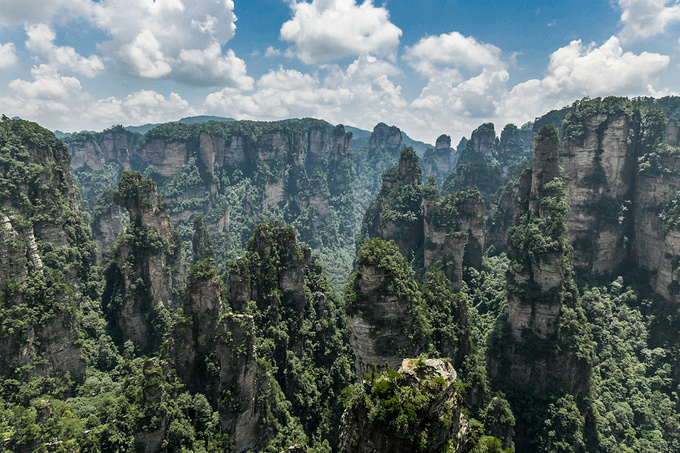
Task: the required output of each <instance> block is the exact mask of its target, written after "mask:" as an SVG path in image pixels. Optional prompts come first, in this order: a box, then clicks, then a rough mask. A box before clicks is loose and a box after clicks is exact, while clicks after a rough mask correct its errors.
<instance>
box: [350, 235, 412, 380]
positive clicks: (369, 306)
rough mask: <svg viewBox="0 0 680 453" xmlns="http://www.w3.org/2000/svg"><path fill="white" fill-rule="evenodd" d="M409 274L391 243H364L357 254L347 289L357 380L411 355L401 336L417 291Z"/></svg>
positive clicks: (376, 241) (395, 366) (391, 365)
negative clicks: (355, 267)
mask: <svg viewBox="0 0 680 453" xmlns="http://www.w3.org/2000/svg"><path fill="white" fill-rule="evenodd" d="M388 262H390V263H391V264H393V266H390V265H389V264H388ZM409 270H410V268H409V266H408V263H407V262H406V261H405V260H404V258H403V256H402V255H401V254H399V253H398V251H397V249H396V247H395V246H394V244H393V243H392V244H390V243H386V242H384V241H380V240H369V241H368V243H367V244H366V245H365V246H364V247H363V248H362V249H361V250H360V252H359V256H358V257H357V273H356V274H355V275H354V277H353V278H352V279H350V282H349V283H348V287H349V289H348V291H349V293H348V294H349V295H348V297H349V298H350V306H349V310H348V315H349V328H350V330H351V332H352V336H351V344H352V349H353V350H354V356H355V358H356V362H355V369H356V374H357V376H359V377H362V376H364V375H365V374H366V373H368V372H370V371H371V370H372V369H373V368H375V369H377V370H379V371H380V370H385V367H386V366H387V368H388V369H396V368H397V367H398V366H399V364H400V363H401V361H402V360H403V358H404V357H409V356H413V355H417V354H416V352H417V345H414V344H413V343H412V342H410V341H409V340H408V337H407V335H406V334H407V332H408V331H409V330H410V328H411V324H412V323H413V313H411V312H410V311H409V308H412V307H410V306H413V305H414V304H415V303H416V301H415V300H414V298H415V297H414V296H415V291H416V288H417V284H416V282H415V281H414V280H413V279H412V277H411V276H410V274H409Z"/></svg>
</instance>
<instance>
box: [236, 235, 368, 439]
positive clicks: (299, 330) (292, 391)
mask: <svg viewBox="0 0 680 453" xmlns="http://www.w3.org/2000/svg"><path fill="white" fill-rule="evenodd" d="M229 280H230V287H229V303H230V305H231V307H232V308H233V309H234V311H235V312H239V313H243V314H245V315H249V316H252V319H253V323H254V329H255V336H256V340H255V342H256V343H255V346H256V349H257V354H258V358H259V360H260V362H259V363H261V364H263V365H264V366H265V369H267V370H269V372H271V374H272V376H273V377H274V379H275V380H276V382H277V383H278V384H277V385H279V386H280V388H281V390H282V392H283V395H285V398H286V400H287V401H289V402H290V404H291V406H290V412H291V414H292V415H294V416H295V417H299V419H300V422H301V423H302V426H303V428H304V432H305V433H306V434H307V435H308V436H309V437H310V439H319V441H320V439H322V438H325V439H328V441H329V442H330V443H331V445H337V443H338V438H337V431H336V430H335V427H336V426H338V424H339V422H340V419H339V417H340V415H341V412H342V411H341V406H340V401H339V395H340V391H341V390H342V389H343V388H344V387H346V386H347V385H349V384H350V383H351V382H353V381H354V379H355V375H354V372H353V370H352V365H351V364H352V362H353V360H354V359H353V356H352V350H351V348H350V345H349V329H348V328H347V320H346V318H345V307H344V302H343V300H342V299H340V298H339V297H338V296H337V295H336V294H335V292H334V291H333V289H332V288H331V286H330V285H329V283H328V281H327V280H326V277H325V276H324V274H323V271H322V268H321V266H320V264H319V263H318V261H317V260H316V259H315V258H314V257H313V255H312V252H311V249H310V248H309V247H307V246H302V245H300V244H299V243H298V242H297V237H296V234H295V230H294V229H293V228H292V227H290V226H287V227H284V226H281V225H279V224H275V223H263V224H261V225H259V226H258V227H257V228H256V230H255V232H254V236H253V238H252V240H250V241H249V242H248V248H247V251H246V253H245V254H244V255H243V256H241V257H239V258H238V259H237V260H235V261H234V262H232V264H231V267H230V270H229ZM286 404H288V403H286Z"/></svg>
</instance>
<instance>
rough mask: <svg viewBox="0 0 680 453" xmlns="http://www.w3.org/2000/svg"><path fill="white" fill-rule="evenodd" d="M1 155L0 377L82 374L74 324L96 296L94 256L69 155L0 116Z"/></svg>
mask: <svg viewBox="0 0 680 453" xmlns="http://www.w3.org/2000/svg"><path fill="white" fill-rule="evenodd" d="M0 154H1V157H2V159H1V163H0V186H1V187H2V188H3V190H2V193H0V206H2V208H1V211H0V236H1V238H0V244H2V245H0V263H2V264H0V287H1V291H0V307H1V308H0V316H1V317H2V319H3V323H2V329H1V330H0V352H1V353H2V355H3V361H2V364H1V365H0V372H2V373H3V374H8V373H15V374H14V376H15V378H17V379H22V373H29V374H32V375H45V374H48V373H51V372H70V373H71V375H72V376H75V377H81V376H82V375H84V372H85V362H84V360H83V357H82V354H81V345H80V343H79V342H78V341H77V338H78V333H79V327H78V322H77V319H78V316H79V314H80V310H81V303H82V302H83V300H84V298H88V300H89V299H93V298H95V297H96V291H94V290H93V285H90V283H95V284H96V282H97V275H96V273H95V268H94V264H95V260H96V253H95V248H94V244H93V243H92V239H91V236H90V231H89V228H88V227H87V225H86V224H85V223H84V221H83V219H82V214H81V212H80V203H79V200H78V197H77V195H76V190H75V187H74V182H73V179H72V177H71V170H70V162H71V160H70V157H69V155H68V151H67V149H66V146H65V145H64V144H63V143H62V142H61V141H59V140H57V139H56V138H55V137H54V134H52V133H51V132H49V131H47V130H45V129H43V128H41V127H39V126H38V125H37V124H34V123H30V122H27V121H22V120H9V119H7V118H6V117H4V118H3V120H2V122H1V123H0ZM24 366H26V367H24ZM22 367H23V371H21V370H22Z"/></svg>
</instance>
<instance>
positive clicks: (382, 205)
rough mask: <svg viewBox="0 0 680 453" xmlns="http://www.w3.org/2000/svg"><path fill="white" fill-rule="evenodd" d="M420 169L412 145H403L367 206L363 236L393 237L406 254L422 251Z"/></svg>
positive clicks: (409, 255) (403, 253) (401, 250)
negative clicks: (374, 199)
mask: <svg viewBox="0 0 680 453" xmlns="http://www.w3.org/2000/svg"><path fill="white" fill-rule="evenodd" d="M421 179H422V171H421V169H420V164H419V161H418V156H416V153H415V151H413V148H404V150H402V152H401V156H400V158H399V165H398V166H397V167H392V168H390V169H389V170H387V171H386V172H385V173H384V174H383V188H382V190H381V191H380V194H379V195H378V198H377V200H376V201H374V202H373V203H372V204H371V206H370V207H369V209H368V211H367V213H366V216H365V218H364V222H363V225H362V234H363V235H364V236H366V237H381V238H383V239H386V240H390V239H391V240H394V241H395V242H396V244H397V247H399V251H400V252H401V254H402V255H404V256H406V257H409V258H411V257H413V256H414V254H416V253H422V252H421V251H418V249H419V248H420V249H422V244H423V196H422V191H421V186H422V181H421Z"/></svg>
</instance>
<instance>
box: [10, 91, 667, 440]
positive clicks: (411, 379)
mask: <svg viewBox="0 0 680 453" xmlns="http://www.w3.org/2000/svg"><path fill="white" fill-rule="evenodd" d="M0 204H1V207H0V223H1V224H2V228H0V235H1V236H2V237H1V238H0V323H1V325H0V351H2V356H3V360H2V361H1V362H0V436H1V438H0V451H8V452H28V451H44V452H62V451H63V452H70V451H82V452H122V451H131V452H133V451H143V452H166V451H168V452H169V451H173V452H174V451H187V452H188V451H195V452H212V451H229V452H232V451H233V452H239V453H240V452H247V451H252V452H256V451H263V452H275V453H278V452H283V451H287V452H357V453H358V452H361V453H363V452H367V453H368V452H374V451H381V452H474V453H482V452H513V451H517V452H602V453H604V452H621V453H624V452H625V453H628V452H680V400H679V397H678V393H680V327H678V326H680V98H678V97H665V98H661V99H652V98H635V99H627V98H619V97H608V98H596V99H589V98H586V99H583V100H580V101H576V102H574V103H573V104H572V105H571V106H568V107H565V108H563V109H561V110H555V111H552V112H548V113H546V114H545V115H544V116H542V117H540V118H537V119H536V120H535V121H533V122H530V123H527V124H524V125H519V126H518V125H513V124H508V125H506V126H505V127H504V128H503V129H502V130H501V131H500V132H499V133H497V131H496V129H495V126H494V125H493V124H491V123H486V124H482V125H480V126H479V127H478V128H477V129H475V130H474V131H471V134H470V136H469V137H467V138H463V139H461V140H460V141H459V142H458V143H453V142H452V141H451V137H449V136H447V135H442V136H440V137H439V138H438V139H437V141H436V144H435V145H434V146H429V145H426V144H424V143H420V142H416V141H413V140H411V139H410V138H408V137H407V136H406V135H405V134H404V133H403V132H402V131H401V130H400V129H399V128H398V127H396V126H388V125H386V124H384V123H380V124H378V125H376V126H375V128H374V129H373V131H372V132H370V133H369V132H366V131H360V130H357V129H354V128H350V127H349V126H343V125H332V124H329V123H328V122H326V121H323V120H319V119H311V118H305V119H296V120H287V121H278V122H258V121H216V120H210V121H207V122H191V123H183V122H176V123H166V124H161V125H158V126H156V127H154V128H153V129H151V130H149V131H146V132H145V133H143V134H140V133H138V132H136V131H135V130H134V128H130V129H126V128H124V127H122V126H113V127H111V128H109V129H106V130H104V131H101V132H96V133H91V132H82V133H77V134H73V135H69V136H64V137H62V138H61V139H58V138H57V137H56V136H55V135H54V133H52V132H50V131H48V130H46V129H44V128H42V127H41V126H39V125H38V124H35V123H31V122H28V121H24V120H20V119H9V118H7V117H6V116H4V115H3V117H2V121H1V122H0Z"/></svg>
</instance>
